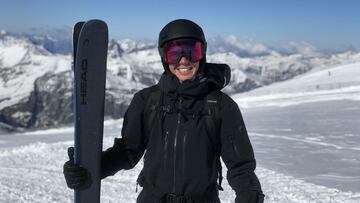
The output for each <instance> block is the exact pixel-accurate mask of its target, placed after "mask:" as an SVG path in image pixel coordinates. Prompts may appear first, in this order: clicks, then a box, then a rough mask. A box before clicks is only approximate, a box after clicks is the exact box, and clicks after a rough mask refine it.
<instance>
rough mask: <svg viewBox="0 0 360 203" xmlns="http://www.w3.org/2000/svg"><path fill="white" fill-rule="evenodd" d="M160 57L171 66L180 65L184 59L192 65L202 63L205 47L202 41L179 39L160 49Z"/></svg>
mask: <svg viewBox="0 0 360 203" xmlns="http://www.w3.org/2000/svg"><path fill="white" fill-rule="evenodd" d="M160 55H161V57H163V58H164V59H165V61H166V62H167V63H169V64H178V63H179V62H180V60H181V58H182V57H185V58H187V59H188V60H189V61H191V62H192V63H195V62H198V61H200V60H201V59H202V58H203V57H204V55H205V50H204V46H203V44H202V43H201V42H200V41H197V40H194V39H178V40H173V41H170V42H167V43H166V44H165V45H164V47H163V48H161V49H160Z"/></svg>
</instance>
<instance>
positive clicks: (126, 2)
mask: <svg viewBox="0 0 360 203" xmlns="http://www.w3.org/2000/svg"><path fill="white" fill-rule="evenodd" d="M92 18H98V19H102V20H104V21H106V22H107V23H108V26H109V32H110V35H111V37H112V38H118V39H121V38H131V39H150V40H154V41H156V40H157V36H158V33H159V31H160V30H161V28H162V27H163V26H164V25H165V24H166V23H168V22H169V21H171V20H174V19H177V18H187V19H191V20H193V21H195V22H197V23H198V24H200V25H201V26H202V27H203V29H204V31H205V34H206V36H208V37H212V36H228V35H234V36H236V37H238V38H239V39H241V38H246V39H252V40H253V41H255V42H261V43H264V44H267V45H270V46H281V45H284V44H286V43H287V42H289V41H306V42H308V43H310V44H313V45H315V46H316V47H318V48H320V49H342V48H344V47H349V46H353V47H355V48H356V49H357V50H360V1H359V0H252V1H251V0H223V1H220V0H213V1H211V0H208V1H205V0H189V1H187V0H185V1H173V0H167V1H164V0H148V1H145V0H142V1H140V0H117V1H115V0H103V1H100V0H98V1H85V0H73V1H70V0H61V1H52V0H38V1H37V0H33V1H28V0H22V1H21V0H3V1H2V2H1V4H0V29H5V30H10V31H27V30H29V28H31V27H56V28H58V27H63V26H70V27H72V25H73V24H74V23H75V22H77V21H80V20H88V19H92Z"/></svg>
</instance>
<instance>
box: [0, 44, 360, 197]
mask: <svg viewBox="0 0 360 203" xmlns="http://www.w3.org/2000/svg"><path fill="white" fill-rule="evenodd" d="M228 40H229V41H228V42H229V43H232V44H233V45H234V46H237V48H238V49H246V47H247V46H248V45H249V44H246V43H245V44H239V43H240V42H239V43H238V42H237V39H231V38H229V39H228ZM5 42H7V41H0V43H2V44H0V61H1V67H2V68H6V67H7V66H11V71H13V72H10V73H9V74H8V75H6V77H0V92H1V97H0V101H1V103H0V109H2V108H4V107H6V106H9V105H12V104H16V103H18V102H19V101H21V100H22V99H24V98H26V95H28V94H29V93H30V92H31V90H32V88H33V85H29V84H33V83H34V81H35V80H36V78H38V77H40V76H41V75H43V74H45V73H47V72H51V73H58V72H62V71H66V70H68V69H69V67H70V61H71V58H70V56H64V55H52V54H50V53H45V54H44V53H43V50H41V49H39V48H36V47H30V48H29V47H27V46H28V45H26V46H25V45H24V46H22V42H20V41H19V42H16V43H9V44H4V43H5ZM249 43H251V42H249ZM25 44H26V43H25ZM5 45H6V46H7V47H6V49H5V48H2V47H1V46H5ZM260 45H261V44H260ZM301 45H303V47H301V46H300V48H301V51H303V52H306V53H315V52H316V50H315V49H313V47H309V45H308V44H306V43H303V44H301ZM144 46H145V45H142V44H136V43H135V42H131V41H129V40H124V41H122V42H121V47H122V48H123V49H124V51H125V52H127V54H126V55H124V56H123V57H121V58H117V59H109V60H108V67H109V72H110V73H111V74H108V76H107V82H108V84H107V87H109V88H111V87H112V85H117V86H121V87H123V88H124V89H129V88H131V87H138V86H140V87H142V86H143V85H142V84H140V85H139V83H136V82H134V81H133V80H131V81H129V79H130V78H133V77H134V75H136V73H143V74H144V73H149V74H150V73H153V71H154V70H156V71H158V72H159V73H161V72H162V71H163V69H162V67H161V62H160V60H159V58H158V53H157V50H156V49H155V48H153V49H148V50H145V51H137V50H138V49H139V48H140V49H141V48H143V47H144ZM292 46H295V47H299V45H296V44H292ZM24 47H25V48H24ZM244 47H245V48H244ZM266 51H267V50H266V47H261V46H260V47H258V48H257V49H256V50H254V53H257V54H261V52H266ZM298 51H299V50H297V52H298ZM5 52H6V53H5ZM8 55H9V56H11V57H8ZM5 56H6V57H5ZM332 57H333V58H331V59H320V58H314V59H311V60H312V63H314V64H319V66H318V67H315V68H314V69H313V70H312V71H310V72H308V73H306V74H303V75H300V76H298V77H295V78H293V79H291V80H288V81H284V82H278V83H274V84H272V85H270V86H267V87H262V88H259V89H256V90H253V91H251V92H247V93H242V94H237V95H233V96H232V97H233V99H234V100H235V101H236V102H237V103H238V104H239V106H240V109H241V111H242V113H243V117H244V120H245V122H246V127H247V129H248V132H249V137H250V139H251V142H252V144H253V147H254V151H255V156H256V159H257V164H258V167H257V170H256V174H257V175H258V177H259V179H260V182H261V184H262V188H263V191H264V193H265V195H266V197H265V202H270V203H272V202H274V203H288V202H326V203H327V202H331V203H332V202H339V203H343V202H345V203H355V202H356V203H358V202H360V185H359V183H360V174H359V171H360V158H359V155H358V154H359V150H360V145H359V143H360V136H359V132H360V126H359V123H360V117H359V116H358V115H360V104H359V100H360V77H358V76H359V75H360V67H359V66H360V63H359V62H358V61H359V58H360V54H352V53H344V54H340V55H336V56H332ZM208 59H209V60H210V61H216V62H225V63H229V64H230V66H231V67H232V68H234V74H235V75H236V78H237V80H238V81H239V82H240V81H243V80H245V79H246V77H248V76H249V75H248V73H246V74H245V73H244V72H243V69H244V68H245V67H247V66H251V65H255V66H260V65H263V66H264V67H265V68H267V69H270V70H272V69H274V70H277V69H279V68H287V67H288V66H289V64H293V63H294V61H295V62H296V61H297V60H299V61H301V59H302V56H301V55H291V56H288V57H285V56H280V55H278V54H276V53H272V55H270V56H263V57H259V58H256V59H250V58H240V57H238V56H237V55H236V54H232V53H215V54H212V55H210V56H209V57H208ZM339 61H340V62H343V61H347V63H348V64H347V65H336V64H339ZM356 61H357V62H356ZM20 63H21V66H18V65H17V64H20ZM284 64H285V65H284ZM334 64H335V65H336V66H334ZM296 66H298V67H295V69H294V70H300V69H301V63H300V65H296ZM146 68H149V69H146ZM265 68H264V69H265ZM4 70H5V69H4ZM123 70H125V76H124V77H117V76H118V74H119V73H120V72H121V71H123ZM18 75H21V77H19V76H18ZM109 91H111V90H109ZM114 94H116V92H114ZM16 116H24V115H20V114H19V115H16ZM121 124H122V120H108V121H106V122H105V128H104V130H105V138H104V149H106V148H108V147H110V146H111V145H112V142H113V138H114V137H118V136H120V132H121V128H122V126H121ZM1 133H2V134H0V171H1V173H0V202H72V199H73V191H72V190H70V189H68V188H67V187H66V184H65V180H64V177H63V174H62V166H63V163H64V162H65V161H66V160H67V159H68V158H67V147H69V146H72V145H73V127H72V126H68V127H62V128H57V129H47V130H40V131H31V132H24V133H15V134H3V132H1ZM141 168H142V161H140V162H139V164H138V165H137V166H136V167H135V168H134V169H133V170H129V171H120V172H119V173H117V174H116V175H115V176H113V177H109V178H106V179H105V180H103V181H102V196H101V202H135V201H136V197H137V195H138V193H136V192H135V188H136V179H137V175H138V174H139V172H140V170H141ZM223 170H224V171H223V174H226V167H225V166H224V167H223ZM223 187H224V189H225V191H224V192H220V198H221V200H222V202H225V203H226V202H233V199H234V197H235V194H234V192H233V191H232V190H231V188H230V186H229V185H228V183H227V181H226V180H224V182H223Z"/></svg>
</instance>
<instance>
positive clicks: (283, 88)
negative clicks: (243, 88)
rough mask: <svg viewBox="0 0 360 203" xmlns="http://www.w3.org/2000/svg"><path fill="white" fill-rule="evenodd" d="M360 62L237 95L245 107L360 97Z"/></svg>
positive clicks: (356, 98) (235, 97)
mask: <svg viewBox="0 0 360 203" xmlns="http://www.w3.org/2000/svg"><path fill="white" fill-rule="evenodd" d="M359 75H360V63H352V64H347V65H340V66H336V67H333V68H328V69H324V70H323V69H320V70H317V69H315V70H314V71H310V72H308V73H306V74H303V75H300V76H297V77H295V78H293V79H291V80H288V81H284V82H278V83H275V84H272V85H270V86H265V87H262V88H258V89H255V90H252V91H249V92H246V93H241V94H237V95H234V99H235V101H237V102H238V103H239V105H240V106H241V107H243V108H253V107H261V106H288V105H296V104H300V103H304V102H316V101H329V100H344V99H349V100H356V101H357V100H360V77H356V76H359Z"/></svg>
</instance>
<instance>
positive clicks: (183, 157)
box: [182, 131, 187, 178]
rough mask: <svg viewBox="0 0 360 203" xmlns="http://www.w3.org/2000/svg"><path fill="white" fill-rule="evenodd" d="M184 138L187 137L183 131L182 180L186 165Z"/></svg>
mask: <svg viewBox="0 0 360 203" xmlns="http://www.w3.org/2000/svg"><path fill="white" fill-rule="evenodd" d="M186 137H187V131H185V133H184V137H183V150H182V155H183V156H182V161H183V163H182V172H183V178H184V177H185V163H186V157H185V155H186V153H185V152H186Z"/></svg>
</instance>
